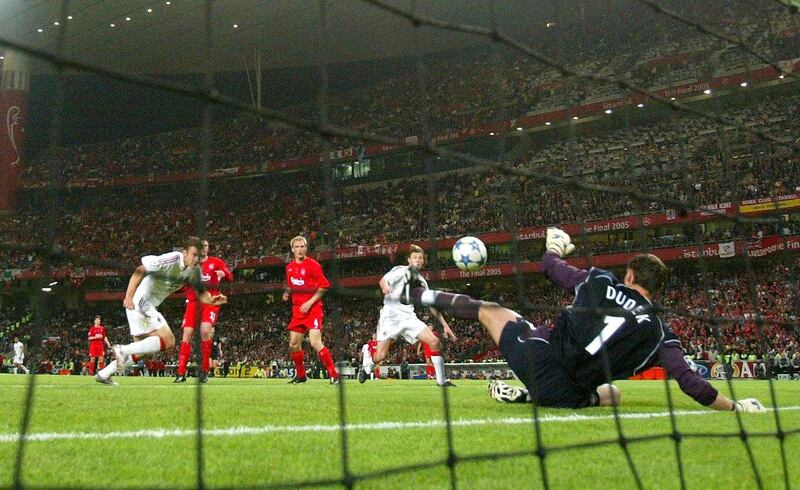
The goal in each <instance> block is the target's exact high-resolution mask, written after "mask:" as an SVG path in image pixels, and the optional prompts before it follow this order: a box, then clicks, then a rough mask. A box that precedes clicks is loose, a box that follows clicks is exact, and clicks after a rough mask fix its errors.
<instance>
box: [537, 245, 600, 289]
mask: <svg viewBox="0 0 800 490" xmlns="http://www.w3.org/2000/svg"><path fill="white" fill-rule="evenodd" d="M542 272H543V273H544V275H545V276H546V277H548V278H549V279H550V280H551V281H553V282H554V283H556V284H558V285H559V286H561V287H562V288H563V289H564V290H565V291H572V290H574V289H575V286H577V285H578V284H580V283H582V282H583V281H585V280H586V278H587V277H588V276H589V271H587V270H583V269H578V268H577V267H573V266H571V265H569V264H568V263H567V262H566V261H565V260H563V259H562V258H561V257H559V256H558V254H557V253H555V252H552V251H547V252H545V253H544V255H543V256H542Z"/></svg>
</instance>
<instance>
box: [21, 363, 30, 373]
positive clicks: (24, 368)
mask: <svg viewBox="0 0 800 490" xmlns="http://www.w3.org/2000/svg"><path fill="white" fill-rule="evenodd" d="M20 367H21V368H22V370H23V371H25V374H31V372H30V371H28V368H26V367H25V365H24V364H23V365H22V366H20Z"/></svg>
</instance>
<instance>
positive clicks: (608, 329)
mask: <svg viewBox="0 0 800 490" xmlns="http://www.w3.org/2000/svg"><path fill="white" fill-rule="evenodd" d="M603 323H605V324H606V326H605V327H603V330H601V331H600V335H598V336H597V337H595V338H594V340H592V341H591V342H589V345H587V346H586V352H588V353H589V354H591V355H595V354H597V353H598V352H599V351H600V347H602V346H603V344H604V343H605V342H606V341H607V340H608V339H610V338H611V336H612V335H614V333H615V332H616V331H617V330H619V328H620V327H621V326H622V325H624V324H625V317H622V316H608V315H606V316H604V317H603Z"/></svg>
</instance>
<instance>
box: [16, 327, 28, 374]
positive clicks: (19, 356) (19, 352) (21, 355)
mask: <svg viewBox="0 0 800 490" xmlns="http://www.w3.org/2000/svg"><path fill="white" fill-rule="evenodd" d="M13 362H14V374H17V373H18V371H17V369H22V370H23V371H24V372H25V374H30V373H31V372H30V371H28V368H26V367H25V364H23V363H24V362H25V345H24V344H23V343H22V342H21V341H20V340H19V337H17V336H14V359H13Z"/></svg>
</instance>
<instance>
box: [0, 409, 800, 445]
mask: <svg viewBox="0 0 800 490" xmlns="http://www.w3.org/2000/svg"><path fill="white" fill-rule="evenodd" d="M767 410H770V411H771V410H773V409H767ZM779 410H780V411H781V412H783V411H789V410H800V406H792V407H781V408H780V409H779ZM722 413H723V412H718V411H712V410H679V411H676V412H674V414H675V416H677V417H685V416H698V415H712V414H722ZM669 416H670V412H645V413H623V414H620V415H619V418H620V419H623V420H644V419H655V418H666V417H669ZM613 419H614V415H580V414H577V413H573V414H570V415H544V416H542V417H540V418H539V420H540V421H541V422H544V423H550V422H587V421H597V420H613ZM531 423H532V420H531V419H530V418H528V417H505V418H500V419H461V420H453V421H452V422H451V425H452V426H453V427H476V426H486V425H520V424H531ZM444 426H445V422H444V421H442V420H429V421H420V422H376V423H371V424H348V425H347V426H345V428H346V430H348V431H357V430H376V431H382V430H403V429H431V428H441V427H444ZM339 430H340V427H339V426H338V425H265V426H261V427H244V426H240V427H229V428H227V429H204V430H203V435H204V436H206V437H214V436H244V435H259V434H287V433H294V432H336V431H339ZM196 435H197V431H196V430H194V429H145V430H137V431H126V432H42V433H37V434H28V435H26V436H25V440H26V441H30V442H40V441H41V442H46V441H58V440H108V439H140V438H143V437H145V438H150V439H164V438H167V437H193V436H196ZM19 439H20V434H18V433H16V434H0V443H7V442H17V441H18V440H19Z"/></svg>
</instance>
